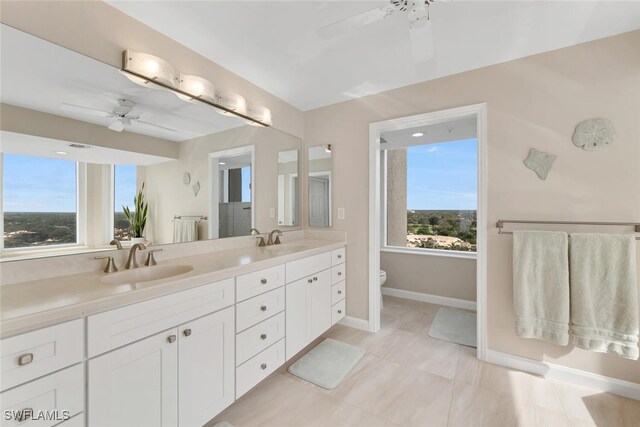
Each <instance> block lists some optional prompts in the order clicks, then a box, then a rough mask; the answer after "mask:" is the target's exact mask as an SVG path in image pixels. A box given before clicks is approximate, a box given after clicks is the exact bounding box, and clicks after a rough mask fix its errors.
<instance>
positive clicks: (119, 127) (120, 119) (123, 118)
mask: <svg viewBox="0 0 640 427" xmlns="http://www.w3.org/2000/svg"><path fill="white" fill-rule="evenodd" d="M135 106H136V103H135V102H133V101H129V100H127V99H118V105H117V106H116V107H114V108H113V111H111V112H109V111H103V110H98V109H96V108H91V107H85V106H82V105H75V104H67V103H63V104H62V108H63V109H65V110H69V111H76V112H79V113H84V114H92V115H94V116H100V117H106V118H113V119H114V120H113V122H111V124H109V126H107V127H108V128H109V129H111V130H113V131H116V132H122V131H123V130H125V129H126V128H127V127H128V126H131V123H132V122H135V123H139V124H142V125H145V126H151V127H154V128H158V129H162V130H165V131H169V132H177V131H176V130H175V129H171V128H168V127H165V126H160V125H157V124H155V123H149V122H146V121H144V120H140V114H138V113H134V112H133V109H134V108H135Z"/></svg>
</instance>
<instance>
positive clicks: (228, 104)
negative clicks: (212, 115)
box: [216, 93, 247, 116]
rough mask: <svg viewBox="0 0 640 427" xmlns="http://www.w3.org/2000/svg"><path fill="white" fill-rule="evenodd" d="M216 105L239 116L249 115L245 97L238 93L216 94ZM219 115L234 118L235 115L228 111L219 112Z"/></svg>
mask: <svg viewBox="0 0 640 427" xmlns="http://www.w3.org/2000/svg"><path fill="white" fill-rule="evenodd" d="M216 103H217V104H218V105H220V106H222V107H224V108H226V109H228V110H231V111H233V112H236V113H239V114H247V102H246V101H245V99H244V98H243V97H241V96H240V95H238V94H236V93H229V94H216ZM218 113H220V114H222V115H224V116H234V115H235V114H233V113H229V112H228V111H224V110H218Z"/></svg>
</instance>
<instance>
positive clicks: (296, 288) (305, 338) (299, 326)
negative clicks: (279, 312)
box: [286, 277, 313, 360]
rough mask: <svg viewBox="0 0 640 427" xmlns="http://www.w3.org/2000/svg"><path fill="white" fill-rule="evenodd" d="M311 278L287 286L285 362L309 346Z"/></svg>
mask: <svg viewBox="0 0 640 427" xmlns="http://www.w3.org/2000/svg"><path fill="white" fill-rule="evenodd" d="M312 283H313V279H312V278H311V277H309V278H306V279H300V280H298V281H296V282H293V283H289V284H288V285H287V287H286V288H287V290H286V292H287V295H286V308H287V310H286V337H287V338H286V347H287V351H286V353H287V360H289V359H290V358H291V357H293V356H294V355H295V354H296V353H297V352H299V351H300V350H302V349H303V348H304V346H306V345H307V344H309V342H310V340H309V337H310V336H311V310H309V309H308V307H309V306H310V304H311V286H312Z"/></svg>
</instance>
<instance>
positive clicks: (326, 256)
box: [287, 252, 331, 283]
mask: <svg viewBox="0 0 640 427" xmlns="http://www.w3.org/2000/svg"><path fill="white" fill-rule="evenodd" d="M327 268H331V252H326V253H323V254H319V255H313V256H310V257H307V258H303V259H299V260H296V261H291V262H288V263H287V283H291V282H295V281H296V280H298V279H302V278H303V277H306V276H308V275H310V274H313V273H317V272H318V271H322V270H326V269H327Z"/></svg>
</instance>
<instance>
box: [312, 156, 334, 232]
mask: <svg viewBox="0 0 640 427" xmlns="http://www.w3.org/2000/svg"><path fill="white" fill-rule="evenodd" d="M331 150H332V149H331V145H323V146H317V147H311V148H309V168H308V169H309V173H308V176H307V180H308V182H309V188H308V194H309V200H308V202H309V203H308V204H309V226H310V227H331V155H332V152H331Z"/></svg>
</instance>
